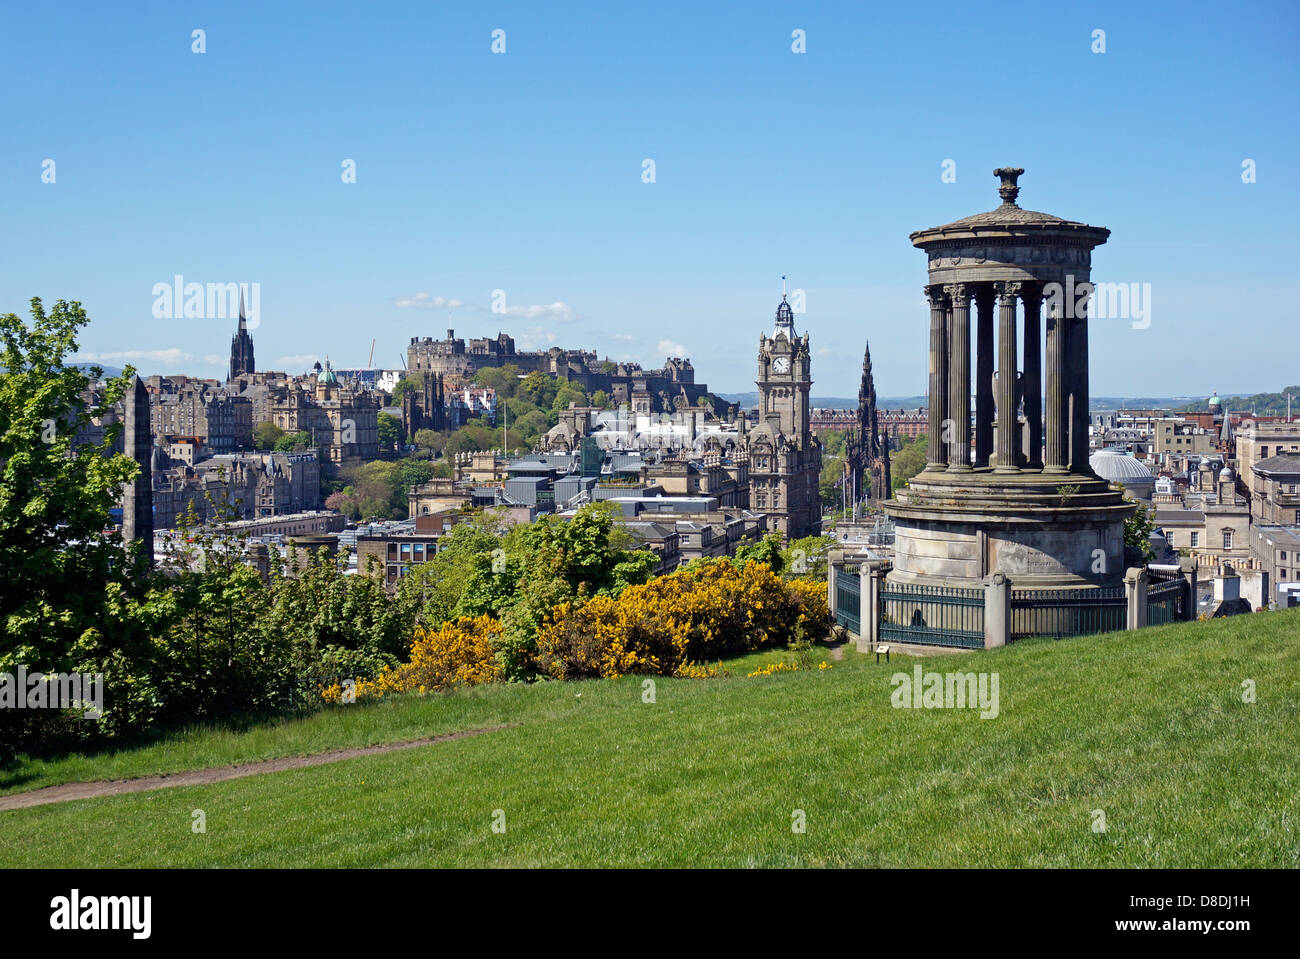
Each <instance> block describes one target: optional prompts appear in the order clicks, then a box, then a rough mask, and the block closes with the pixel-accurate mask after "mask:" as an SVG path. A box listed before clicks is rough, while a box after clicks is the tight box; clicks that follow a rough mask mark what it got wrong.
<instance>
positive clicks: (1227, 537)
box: [1191, 529, 1286, 559]
mask: <svg viewBox="0 0 1300 959" xmlns="http://www.w3.org/2000/svg"><path fill="white" fill-rule="evenodd" d="M1191 537H1192V540H1191V547H1192V549H1196V548H1197V547H1199V546H1200V545H1201V534H1200V533H1199V532H1197V531H1196V530H1193V531H1192V533H1191ZM1223 548H1224V549H1232V530H1230V529H1225V530H1224V531H1223ZM1285 558H1286V557H1285V556H1283V559H1285Z"/></svg>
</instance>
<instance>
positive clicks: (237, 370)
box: [230, 287, 257, 380]
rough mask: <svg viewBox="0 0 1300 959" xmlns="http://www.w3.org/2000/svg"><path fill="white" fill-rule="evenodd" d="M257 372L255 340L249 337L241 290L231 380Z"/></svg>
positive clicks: (231, 349) (241, 289)
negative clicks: (254, 355)
mask: <svg viewBox="0 0 1300 959" xmlns="http://www.w3.org/2000/svg"><path fill="white" fill-rule="evenodd" d="M256 371H257V364H256V362H254V360H253V338H252V337H251V336H249V335H248V316H247V314H246V313H245V312H244V290H243V288H242V287H241V288H240V290H239V327H238V328H237V329H236V330H235V335H234V336H232V337H231V338H230V379H231V380H233V379H234V378H235V377H237V376H246V375H248V374H249V373H254V372H256Z"/></svg>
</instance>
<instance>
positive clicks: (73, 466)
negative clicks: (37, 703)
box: [0, 298, 139, 671]
mask: <svg viewBox="0 0 1300 959" xmlns="http://www.w3.org/2000/svg"><path fill="white" fill-rule="evenodd" d="M86 323H87V318H86V313H85V310H83V309H82V307H81V304H80V303H77V302H71V303H69V302H65V301H63V300H59V301H58V302H56V303H55V304H54V307H53V309H52V310H50V311H48V312H47V311H46V310H45V308H44V306H43V305H42V303H41V301H40V299H36V298H34V299H33V300H32V301H31V320H30V322H24V321H23V320H21V319H20V318H19V317H18V316H17V315H16V314H13V313H8V314H5V315H3V316H0V350H2V352H0V569H3V570H4V588H3V590H0V619H2V620H3V623H4V632H3V637H0V671H7V670H9V669H10V668H11V667H13V666H15V665H17V664H20V663H21V664H24V665H26V666H27V667H28V668H29V669H31V670H44V671H63V670H67V669H68V668H69V666H70V664H71V661H72V658H73V657H74V655H75V653H74V647H75V644H76V643H77V642H78V640H79V639H80V638H81V636H82V635H83V634H84V633H85V632H86V631H87V630H88V629H91V628H93V627H95V626H96V625H98V624H99V623H101V622H102V621H103V619H104V617H105V615H106V609H107V606H108V605H109V604H110V603H111V602H114V601H115V600H116V598H117V597H120V596H121V595H122V594H123V591H124V590H125V587H126V583H127V580H126V574H127V569H126V557H125V556H124V554H123V552H122V548H121V544H120V541H119V539H118V536H117V534H116V533H114V532H112V531H108V532H106V529H107V528H108V527H109V526H110V520H109V510H110V509H111V508H112V506H113V504H114V503H115V501H116V500H117V498H118V495H119V493H120V491H121V489H122V484H123V483H125V482H127V481H129V480H130V479H131V478H133V477H134V476H136V475H137V474H138V472H139V469H138V467H137V465H136V464H135V463H134V462H133V461H132V460H131V459H130V458H129V457H127V456H125V455H123V454H120V453H114V452H113V451H112V443H113V439H114V437H115V436H117V435H118V433H119V432H120V430H121V426H120V424H114V425H112V426H109V427H108V428H107V430H106V432H105V438H104V441H103V442H102V443H101V444H99V445H97V446H96V445H89V444H77V443H75V442H74V441H75V440H76V437H77V432H78V430H81V429H85V428H86V427H88V426H89V425H90V421H91V419H92V418H95V417H99V416H103V415H105V414H107V413H108V412H109V411H110V410H111V409H112V407H113V404H114V403H115V402H117V401H119V400H121V399H122V398H123V397H124V396H125V395H126V392H127V387H128V384H129V382H130V380H131V377H132V376H133V374H134V371H133V370H132V369H131V368H130V367H127V369H126V370H124V371H123V373H122V375H121V376H118V377H114V378H113V379H110V380H109V381H108V382H107V383H106V384H105V385H104V388H103V392H102V393H100V394H99V395H98V397H97V398H95V399H92V400H90V401H87V400H86V399H84V398H83V394H86V392H87V390H88V389H89V387H90V385H91V382H92V376H93V377H94V378H95V379H98V378H99V376H100V375H101V374H102V372H103V371H102V370H100V369H98V368H93V369H92V370H91V375H87V373H85V372H83V371H82V370H81V369H79V368H77V367H76V366H70V365H68V363H67V362H66V360H67V357H68V356H69V355H70V354H72V353H75V352H76V350H77V331H78V329H80V328H81V327H82V326H84V325H85V324H86Z"/></svg>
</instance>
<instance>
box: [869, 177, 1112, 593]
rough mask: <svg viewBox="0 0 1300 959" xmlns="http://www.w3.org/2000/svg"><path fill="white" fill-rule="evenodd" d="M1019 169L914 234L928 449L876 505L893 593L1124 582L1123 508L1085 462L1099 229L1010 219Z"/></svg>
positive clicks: (1020, 213) (1031, 216) (1042, 218)
mask: <svg viewBox="0 0 1300 959" xmlns="http://www.w3.org/2000/svg"><path fill="white" fill-rule="evenodd" d="M1023 173H1024V170H1023V169H1020V168H1009V167H1003V168H1000V169H998V170H995V171H994V175H996V176H997V177H999V178H1000V180H1001V186H1000V187H999V189H998V193H999V195H1000V196H1001V198H1002V204H1001V206H999V207H998V208H997V209H995V210H992V211H990V212H988V213H979V214H976V215H975V216H969V217H966V218H965V219H961V220H957V221H956V222H954V223H949V224H947V225H945V226H939V227H933V228H931V229H928V230H920V231H918V232H916V233H913V234H912V235H911V241H912V244H913V245H914V246H916V247H917V248H918V249H921V250H924V251H925V253H926V255H927V257H928V258H929V282H928V283H927V285H926V287H925V294H926V297H927V298H928V299H929V303H930V351H929V352H930V361H929V362H930V385H929V392H930V396H929V401H930V410H929V413H930V426H929V449H928V455H927V463H926V467H925V469H924V470H923V471H922V472H921V473H919V474H918V475H917V476H916V477H915V478H914V479H913V480H912V481H911V483H910V484H909V485H908V486H907V488H906V489H904V490H900V491H899V492H898V493H897V494H896V496H895V499H894V500H892V501H889V502H888V503H886V504H885V508H886V511H887V512H888V513H889V515H890V516H891V517H892V518H893V520H894V524H895V532H896V540H895V559H894V568H893V570H892V571H891V572H890V574H889V576H888V580H889V581H890V582H892V583H896V584H900V585H901V584H913V585H932V586H948V587H952V586H974V585H977V584H980V583H983V582H986V581H987V577H990V576H992V575H993V574H994V573H997V572H1001V573H1003V574H1005V576H1006V577H1007V578H1008V579H1009V580H1010V581H1011V583H1012V584H1013V585H1014V587H1015V588H1016V589H1034V588H1043V589H1053V588H1057V589H1059V588H1068V587H1075V588H1079V587H1085V588H1086V587H1097V586H1115V585H1118V584H1120V583H1121V582H1122V577H1123V572H1124V570H1123V566H1124V521H1125V519H1126V518H1127V517H1128V516H1130V515H1131V514H1132V513H1133V511H1134V509H1135V507H1134V506H1133V505H1132V504H1131V503H1128V502H1125V501H1124V499H1123V495H1122V492H1121V491H1119V490H1117V489H1113V488H1111V486H1110V484H1108V483H1107V482H1106V481H1104V480H1102V479H1100V478H1099V477H1098V476H1097V475H1096V474H1094V473H1093V471H1092V468H1091V466H1090V465H1089V463H1088V452H1089V451H1088V318H1087V300H1088V292H1089V291H1090V289H1091V287H1090V286H1088V285H1087V284H1088V283H1089V277H1090V273H1091V267H1092V251H1093V249H1095V248H1096V247H1098V246H1100V245H1101V244H1103V243H1105V242H1106V239H1107V237H1108V236H1110V231H1109V230H1107V229H1106V228H1105V227H1098V226H1088V225H1087V224H1085V223H1079V222H1075V221H1073V220H1063V219H1061V218H1059V217H1055V216H1051V215H1049V214H1046V213H1035V212H1033V211H1031V210H1025V209H1022V208H1021V207H1020V206H1019V205H1018V204H1017V203H1016V199H1017V197H1018V195H1019V192H1020V188H1019V186H1018V184H1017V181H1018V178H1019V177H1020V175H1021V174H1023ZM972 302H973V303H974V305H975V316H974V317H972V309H971V304H972ZM995 304H996V307H997V318H996V324H995V320H994V305H995ZM1044 306H1046V307H1047V309H1046V311H1044ZM1044 313H1045V315H1044ZM972 319H974V325H975V327H976V330H975V363H974V382H973V383H972V366H971V326H972ZM1018 322H1019V324H1020V325H1021V327H1022V330H1023V342H1024V355H1023V356H1019V355H1018V350H1017V340H1018V336H1017V325H1018ZM995 325H996V330H995ZM1044 326H1045V330H1044ZM995 332H996V340H997V345H996V352H995V348H994V337H995ZM1044 332H1045V336H1046V349H1045V350H1044V348H1043V345H1044ZM1044 358H1045V362H1044ZM995 364H996V366H997V371H996V373H995V372H994V365H995ZM1044 388H1045V392H1046V398H1045V400H1044ZM972 393H973V395H974V424H973V426H974V428H973V430H972V409H971V407H972V402H971V397H972ZM1022 405H1023V410H1022V409H1021V407H1022ZM972 434H973V437H974V442H973V444H972Z"/></svg>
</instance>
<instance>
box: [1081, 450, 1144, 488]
mask: <svg viewBox="0 0 1300 959" xmlns="http://www.w3.org/2000/svg"><path fill="white" fill-rule="evenodd" d="M1088 465H1089V466H1091V467H1092V471H1093V472H1094V473H1096V474H1097V475H1098V476H1100V477H1101V478H1102V479H1104V480H1108V481H1109V482H1111V483H1119V484H1120V485H1121V486H1131V485H1140V484H1142V483H1155V481H1156V478H1155V476H1154V475H1153V474H1152V472H1151V470H1149V469H1147V467H1146V466H1145V465H1143V464H1142V463H1140V462H1139V461H1138V460H1137V459H1136V458H1134V457H1132V456H1129V455H1128V454H1127V453H1122V452H1120V451H1119V450H1098V451H1097V452H1095V453H1093V454H1092V455H1091V456H1090V457H1088Z"/></svg>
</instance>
